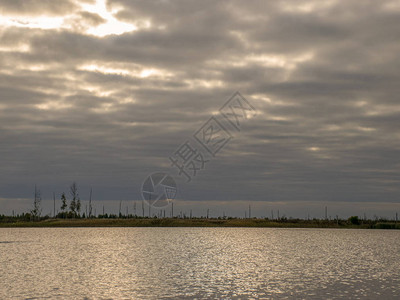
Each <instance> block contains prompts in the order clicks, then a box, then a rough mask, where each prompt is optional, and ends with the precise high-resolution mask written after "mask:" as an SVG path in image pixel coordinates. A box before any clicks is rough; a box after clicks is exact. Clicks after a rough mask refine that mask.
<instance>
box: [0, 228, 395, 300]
mask: <svg viewBox="0 0 400 300" xmlns="http://www.w3.org/2000/svg"><path fill="white" fill-rule="evenodd" d="M0 266H1V273H0V299H9V298H18V299H21V298H35V297H37V298H51V299H57V298H60V299H61V298H63V299H64V298H75V299H84V298H86V299H110V298H113V299H121V298H125V299H133V298H135V299H165V298H180V299H182V298H184V299H191V298H215V299H217V298H218V299H219V298H229V299H231V298H237V299H239V298H240V299H243V298H245V299H246V298H264V299H265V298H274V299H276V298H279V299H285V298H289V299H301V298H306V299H335V298H346V299H349V298H352V299H359V298H364V299H400V298H399V296H400V231H385V230H338V229H267V228H66V229H61V228H26V229H18V228H13V229H6V228H3V229H0Z"/></svg>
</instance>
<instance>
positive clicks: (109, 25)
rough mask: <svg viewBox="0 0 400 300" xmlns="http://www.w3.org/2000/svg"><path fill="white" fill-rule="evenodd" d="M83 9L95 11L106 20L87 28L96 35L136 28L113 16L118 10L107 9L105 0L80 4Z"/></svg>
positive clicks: (118, 32)
mask: <svg viewBox="0 0 400 300" xmlns="http://www.w3.org/2000/svg"><path fill="white" fill-rule="evenodd" d="M81 6H82V8H83V10H84V11H87V12H90V13H95V14H98V15H99V16H101V17H102V18H103V19H105V20H106V23H104V24H101V25H99V26H96V27H92V28H90V29H89V30H87V33H88V34H92V35H96V36H106V35H109V34H123V33H125V32H129V31H134V30H137V29H138V28H137V26H135V25H133V24H129V23H125V22H121V21H119V20H117V19H116V18H115V17H114V14H115V13H116V12H117V11H118V10H113V11H109V10H107V7H106V1H105V0H97V1H96V4H81Z"/></svg>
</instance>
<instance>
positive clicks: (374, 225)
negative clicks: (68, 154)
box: [0, 218, 400, 229]
mask: <svg viewBox="0 0 400 300" xmlns="http://www.w3.org/2000/svg"><path fill="white" fill-rule="evenodd" d="M30 227H35V228H37V227H44V228H66V227H237V228H240V227H254V228H338V229H339V228H343V229H346V228H348V229H400V223H395V222H377V221H370V220H369V221H366V222H361V223H360V224H358V225H357V224H349V223H348V222H347V221H339V222H338V223H337V222H336V221H328V220H284V221H271V220H266V219H178V218H160V219H157V218H151V219H150V218H137V219H135V218H133V219H123V218H121V219H47V220H42V221H35V222H32V221H17V222H0V228H30Z"/></svg>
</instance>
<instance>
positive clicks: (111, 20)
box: [0, 0, 151, 37]
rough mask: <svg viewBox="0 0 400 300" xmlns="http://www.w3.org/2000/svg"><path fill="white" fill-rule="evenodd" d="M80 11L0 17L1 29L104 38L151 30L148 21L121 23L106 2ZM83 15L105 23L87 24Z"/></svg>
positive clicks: (90, 5) (100, 0) (96, 3)
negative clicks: (59, 32)
mask: <svg viewBox="0 0 400 300" xmlns="http://www.w3.org/2000/svg"><path fill="white" fill-rule="evenodd" d="M78 4H79V6H80V8H81V9H80V10H77V11H74V12H72V13H69V14H65V15H63V16H47V15H39V16H36V15H23V16H22V15H20V16H17V15H13V14H4V15H0V27H6V28H7V27H20V28H32V29H43V30H60V29H62V30H69V31H74V32H77V31H78V32H80V33H82V34H88V35H94V36H98V37H104V36H107V35H111V34H115V35H120V34H123V33H126V32H131V31H136V30H138V29H139V28H149V27H150V26H151V23H150V22H149V21H148V20H137V24H132V23H126V22H122V21H119V20H118V19H117V18H115V17H114V15H115V14H116V13H117V12H118V10H119V9H118V8H113V9H112V10H109V9H107V6H106V0H97V1H96V2H95V3H94V4H88V3H78ZM81 13H91V14H94V15H95V16H96V15H97V16H98V17H99V18H100V17H101V18H102V19H103V20H104V22H102V23H101V24H87V23H85V20H84V18H82V16H81V15H80V14H81Z"/></svg>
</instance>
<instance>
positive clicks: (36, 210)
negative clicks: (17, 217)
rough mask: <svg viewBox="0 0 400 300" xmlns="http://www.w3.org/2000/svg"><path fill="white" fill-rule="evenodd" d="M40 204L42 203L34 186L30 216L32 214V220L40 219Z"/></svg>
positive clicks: (38, 191)
mask: <svg viewBox="0 0 400 300" xmlns="http://www.w3.org/2000/svg"><path fill="white" fill-rule="evenodd" d="M41 202H42V197H41V195H40V190H39V189H38V188H37V186H36V185H35V196H34V200H33V209H32V210H31V214H32V217H33V219H34V220H35V219H38V218H40V215H41V213H42V208H41V207H40V204H41Z"/></svg>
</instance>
